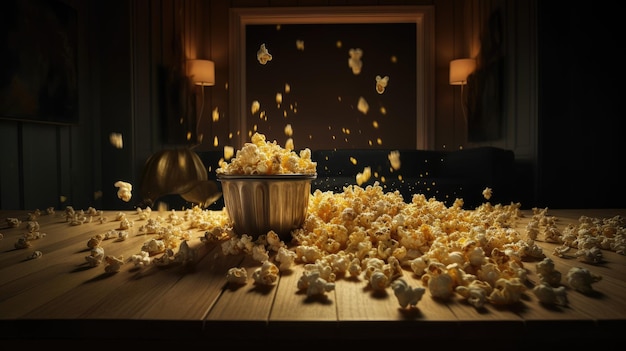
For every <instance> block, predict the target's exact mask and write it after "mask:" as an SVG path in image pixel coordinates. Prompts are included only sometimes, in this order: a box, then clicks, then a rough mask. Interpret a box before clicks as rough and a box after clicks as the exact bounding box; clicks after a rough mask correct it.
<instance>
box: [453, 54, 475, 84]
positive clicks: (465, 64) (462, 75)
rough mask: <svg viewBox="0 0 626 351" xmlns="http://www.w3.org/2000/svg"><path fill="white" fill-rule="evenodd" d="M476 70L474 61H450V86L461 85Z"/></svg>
mask: <svg viewBox="0 0 626 351" xmlns="http://www.w3.org/2000/svg"><path fill="white" fill-rule="evenodd" d="M475 69H476V60H474V59H458V60H452V61H450V85H463V84H466V83H467V77H468V76H469V75H470V74H471V73H472V72H474V70H475Z"/></svg>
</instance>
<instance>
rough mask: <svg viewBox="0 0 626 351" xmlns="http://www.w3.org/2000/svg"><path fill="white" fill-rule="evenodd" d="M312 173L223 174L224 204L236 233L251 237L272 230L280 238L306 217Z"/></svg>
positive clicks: (289, 235) (286, 238)
mask: <svg viewBox="0 0 626 351" xmlns="http://www.w3.org/2000/svg"><path fill="white" fill-rule="evenodd" d="M316 177H317V175H315V174H277V175H224V174H219V175H218V176H217V179H218V181H220V182H221V183H222V193H223V196H224V205H225V207H226V211H227V213H228V216H229V217H230V220H231V222H232V224H233V229H234V230H235V232H236V233H237V234H238V235H243V234H247V235H250V236H252V237H253V238H255V239H256V238H258V236H259V235H264V234H267V233H268V232H269V231H270V230H273V231H274V232H276V234H278V236H279V237H280V238H281V240H283V241H288V240H290V238H291V231H292V230H294V229H297V228H299V227H301V226H302V224H303V223H304V220H305V219H306V216H307V210H308V204H309V195H310V194H311V181H312V180H314V179H315V178H316Z"/></svg>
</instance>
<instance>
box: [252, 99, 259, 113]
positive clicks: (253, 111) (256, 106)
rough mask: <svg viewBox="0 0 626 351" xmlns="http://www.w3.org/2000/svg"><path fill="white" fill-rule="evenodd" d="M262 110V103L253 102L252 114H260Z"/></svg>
mask: <svg viewBox="0 0 626 351" xmlns="http://www.w3.org/2000/svg"><path fill="white" fill-rule="evenodd" d="M260 109H261V103H260V102H258V101H257V100H254V101H252V106H250V112H252V114H253V115H254V114H256V113H257V112H259V110H260Z"/></svg>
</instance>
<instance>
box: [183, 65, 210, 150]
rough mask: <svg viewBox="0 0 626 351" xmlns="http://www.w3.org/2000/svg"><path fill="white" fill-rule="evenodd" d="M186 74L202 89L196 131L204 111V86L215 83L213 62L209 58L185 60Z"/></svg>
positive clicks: (200, 138)
mask: <svg viewBox="0 0 626 351" xmlns="http://www.w3.org/2000/svg"><path fill="white" fill-rule="evenodd" d="M187 76H188V77H189V78H190V79H191V81H192V82H193V84H194V85H199V86H200V87H201V89H200V90H201V91H202V103H201V105H200V115H199V116H198V122H197V123H196V133H198V132H199V129H200V120H201V119H202V114H203V112H204V87H206V86H212V85H215V63H214V62H213V61H209V60H188V61H187ZM198 139H199V141H200V142H202V137H201V136H200V135H199V137H198Z"/></svg>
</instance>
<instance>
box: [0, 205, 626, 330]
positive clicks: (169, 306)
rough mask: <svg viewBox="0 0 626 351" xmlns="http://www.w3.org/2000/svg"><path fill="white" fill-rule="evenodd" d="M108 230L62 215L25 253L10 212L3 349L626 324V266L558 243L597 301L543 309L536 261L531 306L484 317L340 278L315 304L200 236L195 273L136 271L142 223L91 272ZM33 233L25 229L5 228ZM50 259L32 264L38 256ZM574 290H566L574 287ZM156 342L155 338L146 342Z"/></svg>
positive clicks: (1, 262) (2, 244)
mask: <svg viewBox="0 0 626 351" xmlns="http://www.w3.org/2000/svg"><path fill="white" fill-rule="evenodd" d="M549 213H550V214H551V215H553V216H555V217H556V218H557V223H558V226H559V227H560V228H563V227H564V226H566V225H569V224H574V225H575V224H577V223H578V219H579V218H580V216H581V215H586V216H590V217H597V218H609V217H613V216H615V215H622V216H626V210H625V209H608V210H549ZM115 214H116V212H114V211H108V212H106V213H105V216H106V217H107V218H109V220H107V221H104V222H102V223H100V222H98V221H92V222H90V223H84V224H81V225H70V224H69V223H68V222H67V221H66V220H65V218H64V216H63V215H62V214H58V213H57V214H49V215H41V216H40V217H39V218H38V222H39V224H40V230H41V232H45V233H46V235H45V237H43V238H41V239H37V240H34V241H32V246H31V247H29V248H26V249H16V248H15V247H14V243H15V242H16V240H17V238H18V237H19V236H20V235H23V234H24V233H25V231H26V229H25V228H26V227H25V221H26V219H27V216H28V212H26V211H0V220H1V222H0V233H2V234H3V239H2V240H0V338H2V339H8V340H14V339H21V338H26V339H29V338H35V339H36V338H46V337H58V338H69V339H73V338H84V339H87V338H91V339H97V338H100V337H103V334H102V333H103V330H116V331H117V332H116V333H117V334H116V336H117V337H128V338H132V337H134V336H137V335H138V334H142V335H144V337H145V338H148V339H160V338H174V337H175V335H184V336H185V337H187V338H192V339H196V338H199V339H228V338H238V339H239V340H243V341H245V340H248V341H258V340H274V339H284V340H292V339H293V340H296V339H298V340H302V339H316V338H322V339H337V340H352V341H354V340H377V339H380V340H383V339H421V340H434V339H437V338H455V339H458V340H474V339H484V338H487V337H491V338H496V339H497V338H502V339H511V340H513V339H516V340H519V341H520V342H521V341H524V340H526V341H528V340H538V339H541V340H543V339H550V338H552V337H553V334H551V332H550V330H553V329H554V325H555V324H554V323H558V325H562V326H564V327H565V328H568V330H571V331H572V332H577V333H580V334H581V337H585V336H588V337H590V338H591V337H603V338H611V337H612V336H613V335H612V333H613V331H616V330H619V328H620V326H623V325H624V322H625V321H626V257H625V256H624V255H621V254H618V253H615V252H611V251H607V250H604V251H603V257H604V262H602V263H601V264H589V263H584V262H581V261H579V260H577V259H575V258H572V257H570V258H559V257H556V256H554V255H552V254H551V253H552V251H553V249H554V247H555V246H557V245H556V244H552V243H546V242H541V241H538V244H539V245H540V246H541V247H542V248H543V250H544V252H545V253H546V256H549V257H551V258H553V260H554V262H555V268H556V269H557V270H559V271H561V272H562V274H563V277H564V278H563V281H564V280H565V275H566V273H567V271H568V270H569V269H571V268H572V267H585V268H588V269H589V270H591V271H593V272H594V273H597V274H599V275H601V276H602V279H601V280H600V281H598V282H597V283H595V284H594V285H593V288H594V292H593V293H591V294H583V293H581V292H578V291H576V290H573V289H571V288H570V287H567V298H568V304H567V305H566V306H554V305H544V304H542V303H540V302H539V300H538V299H537V297H536V296H535V295H534V294H533V293H532V292H531V290H530V289H532V287H533V286H534V284H536V283H537V282H538V277H537V273H536V268H535V266H536V263H537V262H525V263H524V268H525V269H526V270H527V272H528V281H527V287H528V290H527V291H526V292H525V293H524V295H523V298H522V300H521V301H520V302H519V303H516V304H514V305H511V306H494V305H491V304H486V305H485V306H484V307H483V308H480V309H478V308H475V307H473V306H471V305H470V304H468V303H467V302H466V301H465V300H464V299H462V298H461V297H460V296H458V295H455V296H454V297H453V298H451V299H450V300H447V301H440V300H437V299H434V298H433V297H432V296H431V295H430V292H429V291H428V290H427V291H426V293H425V294H424V296H423V297H422V299H421V300H420V302H419V303H418V304H417V306H415V307H414V308H406V309H405V308H401V307H400V306H399V304H398V301H397V299H396V297H395V296H394V294H393V291H392V290H391V289H387V290H385V291H374V290H372V289H371V287H370V286H369V285H368V284H367V282H366V281H365V280H363V277H362V276H361V277H349V276H340V277H338V279H337V280H336V281H335V282H334V283H335V287H334V290H332V291H329V292H327V293H326V294H325V295H324V296H312V297H309V296H307V294H306V291H303V290H299V289H298V280H299V278H300V277H301V275H302V272H303V269H304V267H303V265H301V264H298V265H295V266H293V267H292V268H291V269H290V270H288V271H284V272H281V273H280V277H279V280H278V281H277V282H276V284H274V285H270V286H265V285H260V284H256V283H254V281H253V280H252V279H251V278H250V277H251V276H252V274H253V273H254V271H255V270H256V269H257V268H259V267H260V265H261V264H260V262H257V261H255V260H254V259H252V257H251V256H250V255H247V254H239V255H225V254H224V253H223V252H222V249H221V243H219V242H208V241H204V240H201V238H202V237H203V234H204V233H203V231H202V230H197V229H196V230H193V235H192V238H191V240H189V241H188V243H189V245H190V247H191V248H192V250H193V251H194V252H195V253H196V260H195V261H194V262H193V264H189V265H173V266H168V267H158V266H155V265H150V266H146V267H142V266H135V265H134V264H133V263H132V262H131V261H130V260H129V258H130V257H131V256H132V255H133V254H136V253H138V252H139V251H140V248H141V246H142V244H143V243H144V242H145V241H146V240H148V239H149V238H150V237H151V235H150V234H145V233H142V232H140V231H139V226H140V225H141V224H142V223H141V222H140V220H139V218H138V215H137V214H136V213H134V212H132V211H128V212H126V214H127V216H128V217H129V218H133V219H134V220H135V222H134V227H133V228H132V229H130V230H129V231H130V235H129V237H128V238H127V239H126V240H123V241H119V240H115V239H111V240H106V241H104V242H103V243H102V246H103V247H104V249H105V253H106V254H111V255H115V256H120V257H124V258H125V260H126V262H125V264H124V265H123V266H122V268H121V270H120V271H119V272H117V273H106V272H105V271H104V268H103V266H97V267H90V266H88V265H87V264H86V260H85V256H87V255H88V254H89V248H88V247H87V241H88V240H89V239H90V238H91V237H93V236H94V235H96V234H98V233H104V232H106V231H108V230H116V229H117V230H119V221H115V220H113V219H112V218H114V217H115ZM524 215H525V216H524V218H522V219H520V221H519V223H518V224H517V228H518V230H523V228H524V227H525V225H526V223H527V222H528V221H529V220H530V217H531V213H530V212H529V211H525V213H524ZM8 217H16V218H20V219H22V220H23V221H24V222H23V223H22V224H21V225H20V226H19V227H17V228H11V227H9V226H8V225H7V223H6V221H5V219H6V218H8ZM35 250H40V251H42V252H43V256H42V257H41V258H38V259H29V255H30V254H32V252H33V251H35ZM232 267H245V268H246V270H247V272H248V277H249V279H248V282H247V283H246V284H245V285H240V286H237V285H234V284H232V283H227V281H226V272H227V271H228V269H229V268H232ZM403 279H405V280H407V282H408V283H409V284H410V285H412V286H420V285H423V283H422V281H421V279H420V278H419V277H417V276H416V275H415V274H414V273H412V272H411V271H410V270H408V269H405V270H404V272H403ZM564 285H566V284H564ZM146 333H147V335H146Z"/></svg>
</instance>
